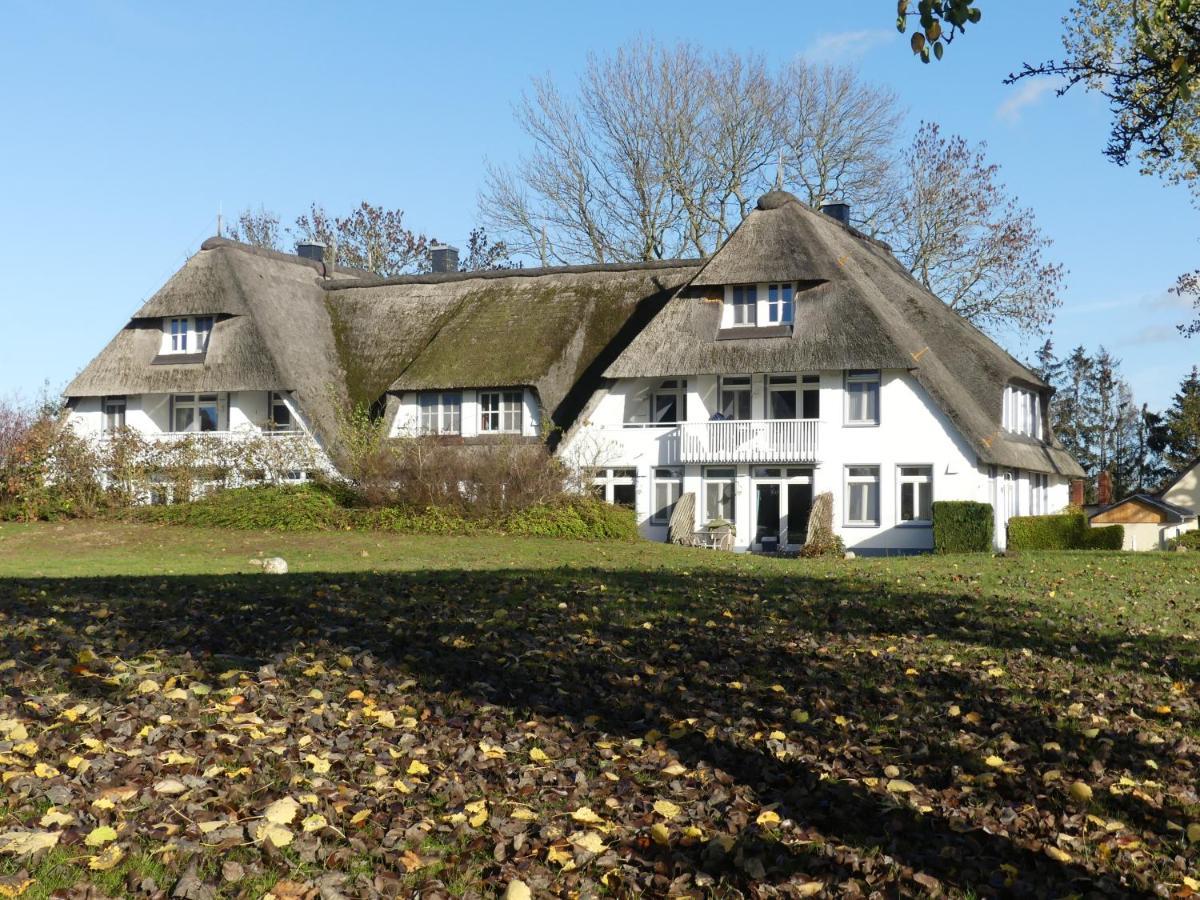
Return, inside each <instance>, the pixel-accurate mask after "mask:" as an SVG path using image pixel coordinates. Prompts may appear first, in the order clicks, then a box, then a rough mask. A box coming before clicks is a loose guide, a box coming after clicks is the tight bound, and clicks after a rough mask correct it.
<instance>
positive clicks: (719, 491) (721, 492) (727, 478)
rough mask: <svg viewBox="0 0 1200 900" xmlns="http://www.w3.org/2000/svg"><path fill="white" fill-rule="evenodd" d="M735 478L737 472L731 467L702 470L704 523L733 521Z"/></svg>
mask: <svg viewBox="0 0 1200 900" xmlns="http://www.w3.org/2000/svg"><path fill="white" fill-rule="evenodd" d="M736 476H737V470H736V469H734V468H733V467H732V466H729V467H709V468H707V469H705V470H704V515H705V521H707V522H716V521H724V522H732V521H734V510H735V506H734V494H735V485H736V483H737V478H736Z"/></svg>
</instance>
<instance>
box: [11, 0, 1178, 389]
mask: <svg viewBox="0 0 1200 900" xmlns="http://www.w3.org/2000/svg"><path fill="white" fill-rule="evenodd" d="M1068 5H1069V4H1068V3H1067V2H1065V0H1063V2H1061V3H1058V2H1048V0H983V2H982V3H981V6H982V9H983V12H984V19H983V22H982V23H981V25H980V27H979V28H978V29H977V30H974V31H972V32H968V34H967V35H965V36H964V37H962V38H961V39H960V40H958V41H956V42H955V43H954V45H952V46H951V47H950V48H949V50H948V52H947V53H946V57H945V59H944V60H943V61H942V62H941V63H933V64H930V65H928V66H922V65H921V64H920V63H919V62H916V61H915V60H913V59H912V58H911V56H910V55H909V53H908V50H907V46H906V39H905V38H903V37H901V36H900V35H898V34H897V33H896V31H895V29H894V28H893V27H892V22H893V16H894V9H895V6H894V4H893V3H892V2H891V0H879V2H878V3H871V4H867V3H853V4H851V3H846V4H827V3H814V2H796V0H785V2H781V3H758V4H754V5H753V13H746V12H742V13H735V12H734V7H731V6H730V5H729V4H727V3H721V4H718V3H708V2H698V0H691V2H687V3H674V2H657V3H646V2H644V0H643V2H639V3H631V2H612V0H609V2H605V3H602V4H600V3H575V4H562V3H548V2H547V3H519V2H514V3H509V4H502V5H499V6H497V5H494V4H489V5H486V6H484V5H483V4H480V5H479V6H478V7H477V6H475V5H473V4H467V3H453V2H441V3H437V4H420V5H417V4H403V5H402V4H398V3H377V4H373V3H347V4H329V3H321V4H317V3H307V2H301V0H290V2H287V3H265V2H264V3H257V2H255V3H247V2H244V0H243V2H240V3H223V2H218V0H212V2H207V3H204V4H191V3H189V4H182V3H178V4H177V3H171V4H165V3H132V2H120V0H110V2H105V3H95V4H92V3H61V4H59V3H54V4H52V3H41V2H37V3H18V4H16V5H8V6H6V14H5V26H6V27H5V30H6V33H7V36H8V40H7V41H6V46H5V49H4V51H3V53H2V54H0V85H3V87H2V88H0V95H2V96H3V99H4V103H3V110H4V124H3V126H0V127H2V128H3V135H2V138H0V171H3V173H4V174H3V177H2V178H0V212H2V213H3V214H2V215H0V265H2V266H3V270H4V272H5V273H6V274H5V277H3V278H2V279H0V309H2V310H3V312H4V320H3V321H4V326H3V328H0V396H4V395H9V394H13V393H20V394H23V395H24V396H26V397H29V396H32V395H33V394H34V393H36V391H37V390H38V388H39V386H40V385H41V383H42V381H43V380H44V379H49V380H50V383H51V386H52V387H55V388H57V387H61V386H62V385H64V384H65V382H66V381H67V380H68V379H69V378H70V377H71V376H73V375H74V374H75V372H77V371H78V370H79V369H80V368H81V367H82V366H83V365H85V364H86V363H87V361H88V360H89V359H90V358H91V357H92V356H93V355H94V354H95V353H96V352H97V351H98V350H99V349H100V348H101V347H102V346H103V345H104V344H105V342H107V341H108V340H109V339H110V338H111V336H112V335H113V334H114V333H115V332H116V331H117V330H118V329H119V328H120V327H121V326H122V325H123V324H124V323H125V321H126V320H127V318H128V316H129V315H130V314H131V313H132V312H133V311H134V310H135V309H136V308H137V307H138V306H139V305H140V303H141V302H142V300H143V299H144V298H146V297H147V296H149V295H150V294H151V293H153V292H154V291H155V290H156V289H157V288H158V287H159V286H160V285H161V284H162V283H163V281H165V280H166V278H167V277H168V276H169V275H170V274H171V273H172V272H173V271H174V270H175V269H176V268H178V266H179V265H181V264H182V263H183V261H184V260H185V259H186V258H187V256H188V255H189V254H190V253H193V252H195V250H196V249H197V248H198V246H199V244H200V242H201V241H202V240H203V239H204V238H205V237H207V236H209V235H210V234H212V233H213V232H214V230H215V219H216V214H217V211H218V209H220V208H223V209H224V210H225V211H226V213H227V214H229V213H234V212H236V211H238V210H240V209H242V208H244V207H246V206H250V205H253V206H257V205H259V204H263V205H265V206H266V207H267V208H268V209H273V210H275V211H277V212H279V213H280V214H281V215H283V216H284V217H285V218H288V219H290V218H292V217H294V216H295V215H296V214H297V213H298V212H300V211H301V210H302V209H304V208H305V207H306V205H307V204H308V203H309V202H310V201H317V202H319V203H322V204H324V205H325V206H326V207H327V208H328V209H330V210H340V209H344V208H348V207H349V206H351V205H352V204H354V203H356V202H357V201H359V200H361V199H369V200H371V201H372V202H375V203H380V204H385V205H387V206H396V207H401V208H403V209H405V210H406V211H407V216H408V221H409V223H410V224H411V225H412V226H414V227H416V228H418V229H420V230H422V231H424V232H426V233H427V234H430V235H433V236H436V237H437V238H439V239H441V240H446V241H450V242H452V243H459V244H460V245H461V244H462V243H463V242H464V241H465V237H466V235H467V233H468V232H469V231H470V229H471V227H472V225H473V223H474V222H475V219H476V197H477V191H478V188H479V186H480V184H481V183H482V175H483V164H484V160H485V159H490V160H494V161H497V162H504V161H508V160H511V159H513V158H514V157H515V156H516V155H517V154H518V153H520V151H521V148H522V139H521V135H520V134H519V132H518V131H517V129H516V127H515V126H514V124H513V119H512V114H511V104H512V102H513V101H514V100H515V99H516V98H518V97H519V96H520V93H521V91H522V90H523V89H524V88H525V87H526V86H527V84H528V81H529V78H530V77H531V76H533V75H537V74H543V73H550V74H552V75H554V76H555V77H556V78H557V79H559V80H560V82H561V83H563V84H570V83H571V82H572V81H573V79H574V76H575V74H576V73H577V72H578V71H579V70H580V69H581V67H582V66H583V63H584V60H585V57H586V54H587V53H588V52H589V51H597V52H601V53H603V52H606V51H608V50H611V49H612V48H615V47H616V46H618V45H619V44H620V43H622V42H623V41H626V40H629V39H631V38H634V37H637V36H644V37H654V38H657V39H659V40H662V41H675V40H690V41H696V42H699V43H701V44H703V45H705V46H708V47H712V48H714V49H725V48H732V49H735V50H740V51H754V52H760V53H762V54H764V55H765V56H766V57H767V58H768V60H770V61H772V62H782V61H786V60H788V59H790V58H792V57H793V56H795V55H797V54H804V55H806V56H808V57H810V58H813V59H821V60H829V61H834V62H844V63H846V64H849V65H852V66H854V67H855V68H856V69H858V70H859V71H860V72H861V74H862V76H863V77H864V78H867V79H870V80H873V81H878V82H885V83H888V84H890V85H891V86H892V87H893V88H895V90H896V91H897V92H898V93H899V94H900V96H901V98H902V99H903V102H904V103H905V104H906V106H907V108H908V111H909V118H910V124H911V125H913V126H915V124H916V122H917V121H918V120H919V119H921V118H926V119H931V120H934V121H937V122H939V123H941V125H942V126H943V128H944V129H945V130H948V131H953V132H957V133H960V134H962V135H963V136H965V137H967V138H968V139H969V140H971V141H981V140H986V141H987V142H988V146H989V155H990V157H991V159H992V160H993V161H995V162H998V163H999V164H1000V165H1001V167H1002V175H1003V178H1004V180H1005V182H1006V183H1007V184H1008V186H1009V187H1010V188H1011V189H1012V190H1013V191H1014V192H1015V193H1016V194H1017V195H1018V196H1019V197H1020V198H1021V200H1022V201H1023V202H1024V203H1025V204H1027V205H1030V206H1033V207H1034V208H1035V209H1036V210H1037V216H1038V220H1039V222H1040V224H1041V226H1042V227H1043V229H1044V230H1045V231H1046V232H1047V234H1048V235H1049V236H1050V237H1052V238H1053V240H1054V241H1055V246H1054V248H1053V251H1052V252H1053V255H1054V256H1055V257H1056V258H1057V259H1058V260H1059V261H1061V262H1063V263H1064V264H1065V265H1066V266H1067V268H1068V269H1069V274H1068V278H1067V290H1066V293H1065V303H1064V306H1063V308H1062V310H1061V311H1060V313H1059V315H1058V319H1057V321H1056V323H1055V325H1054V327H1053V330H1052V335H1053V337H1054V339H1055V342H1056V344H1057V345H1058V346H1059V348H1060V349H1065V348H1067V347H1070V346H1073V345H1075V344H1078V343H1083V344H1085V345H1087V346H1088V347H1095V346H1096V345H1098V344H1100V343H1104V344H1106V345H1107V346H1109V348H1110V349H1111V350H1113V351H1114V352H1115V353H1116V354H1117V355H1118V356H1119V357H1120V358H1121V359H1122V360H1123V361H1124V371H1125V373H1126V375H1127V377H1128V378H1129V379H1130V381H1131V382H1132V384H1133V386H1134V389H1135V392H1136V394H1137V396H1138V398H1139V400H1145V401H1148V402H1149V403H1150V404H1151V405H1152V406H1162V405H1164V404H1166V403H1167V402H1168V401H1169V398H1170V396H1171V394H1172V393H1173V392H1174V389H1175V388H1176V386H1177V385H1178V383H1179V381H1180V379H1181V377H1182V375H1183V374H1184V372H1185V370H1187V369H1189V368H1190V367H1191V366H1192V365H1193V364H1194V363H1195V362H1197V361H1198V360H1200V341H1197V340H1193V341H1191V342H1188V341H1186V340H1184V339H1183V338H1182V337H1179V336H1178V335H1177V333H1176V332H1175V328H1174V326H1175V325H1176V324H1177V323H1178V322H1181V321H1183V320H1184V319H1185V318H1186V317H1187V313H1188V310H1187V309H1186V308H1185V306H1184V305H1183V304H1181V303H1180V302H1179V301H1178V299H1177V298H1174V297H1173V296H1171V295H1168V294H1167V288H1168V287H1169V286H1170V285H1171V284H1172V283H1173V281H1174V278H1175V276H1176V275H1177V274H1178V273H1180V272H1182V271H1185V270H1187V269H1190V268H1195V267H1196V266H1197V265H1200V244H1198V243H1197V235H1198V234H1200V229H1198V227H1197V226H1198V225H1200V212H1197V210H1196V209H1194V208H1193V207H1192V206H1191V204H1190V203H1189V198H1188V196H1187V194H1186V192H1185V191H1183V190H1182V189H1179V188H1170V187H1166V186H1164V185H1162V184H1161V183H1160V182H1158V181H1157V180H1155V179H1151V178H1146V177H1143V176H1140V175H1138V174H1137V172H1136V170H1133V169H1119V168H1117V167H1115V166H1113V165H1112V164H1111V163H1109V162H1108V161H1107V160H1106V159H1105V158H1104V157H1103V156H1102V155H1101V150H1102V148H1103V146H1104V143H1105V139H1106V136H1107V131H1108V112H1107V108H1106V105H1105V103H1104V101H1103V99H1102V98H1099V97H1096V96H1089V95H1085V94H1083V93H1082V92H1080V93H1077V94H1075V93H1073V94H1072V95H1070V96H1068V97H1066V98H1064V99H1056V98H1055V97H1054V95H1053V91H1052V90H1047V85H1041V84H1022V85H1018V86H1016V87H1005V86H1004V85H1002V84H1001V79H1002V78H1003V76H1004V75H1005V74H1007V73H1008V72H1009V71H1010V70H1012V69H1015V68H1018V67H1019V64H1020V63H1021V62H1022V61H1023V60H1031V61H1036V60H1040V59H1041V58H1044V57H1047V56H1050V55H1054V54H1056V53H1057V52H1058V51H1059V49H1060V47H1059V43H1058V35H1059V33H1060V26H1059V18H1060V16H1061V15H1062V13H1063V11H1064V10H1065V9H1066V8H1067V7H1068ZM835 7H836V8H835ZM843 7H844V9H843ZM850 199H851V200H852V199H853V198H850ZM1010 349H1012V350H1014V352H1016V353H1017V354H1018V355H1027V354H1028V353H1029V352H1030V351H1031V350H1032V346H1031V345H1027V346H1022V345H1016V346H1013V347H1011V348H1010Z"/></svg>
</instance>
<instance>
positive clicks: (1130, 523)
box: [1090, 494, 1197, 550]
mask: <svg viewBox="0 0 1200 900" xmlns="http://www.w3.org/2000/svg"><path fill="white" fill-rule="evenodd" d="M1090 523H1091V525H1092V526H1093V527H1100V526H1103V525H1122V526H1124V528H1125V542H1124V545H1123V546H1122V549H1124V550H1160V549H1164V548H1165V547H1166V545H1167V541H1168V540H1170V539H1171V538H1174V537H1178V536H1179V535H1181V534H1183V533H1184V532H1185V531H1194V530H1195V529H1196V528H1197V515H1196V513H1195V512H1194V511H1193V510H1191V509H1188V508H1186V507H1183V506H1179V505H1177V504H1175V503H1171V502H1168V501H1167V500H1164V499H1163V498H1162V497H1156V496H1153V495H1151V494H1131V495H1130V496H1128V497H1126V498H1125V499H1123V500H1118V501H1117V502H1116V503H1114V504H1112V505H1111V506H1106V507H1105V508H1104V509H1101V510H1100V511H1099V512H1096V513H1093V514H1092V516H1091V519H1090Z"/></svg>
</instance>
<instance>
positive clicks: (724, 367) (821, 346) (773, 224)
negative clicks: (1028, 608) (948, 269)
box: [605, 191, 1083, 476]
mask: <svg viewBox="0 0 1200 900" xmlns="http://www.w3.org/2000/svg"><path fill="white" fill-rule="evenodd" d="M770 280H789V281H796V282H798V286H797V293H796V300H795V325H794V327H793V330H792V334H791V335H790V336H787V337H772V338H759V337H750V338H739V337H736V336H735V337H733V338H732V339H730V335H728V334H724V335H722V334H721V333H720V319H721V300H722V290H721V287H722V286H723V285H725V284H734V283H744V282H763V281H770ZM851 368H855V369H857V368H880V369H884V368H891V369H895V368H902V369H910V370H912V371H913V374H914V376H915V377H916V379H917V380H918V382H920V384H921V385H922V387H924V388H925V390H926V391H927V392H928V393H929V395H930V396H931V398H932V399H933V401H934V402H935V403H936V404H937V405H938V406H939V407H940V408H941V409H942V410H943V411H944V412H945V414H946V415H947V416H948V417H949V418H950V420H951V421H952V422H954V424H955V426H956V427H957V428H958V430H959V431H960V432H961V433H962V435H963V436H964V438H965V439H966V440H967V441H968V443H969V444H970V445H971V447H972V448H973V449H974V450H975V452H976V453H977V454H978V456H979V458H980V460H981V461H983V462H985V463H994V464H997V465H1004V466H1014V467H1018V468H1022V469H1031V470H1034V471H1042V472H1057V473H1060V474H1063V475H1067V476H1077V475H1082V474H1083V471H1082V469H1080V467H1079V465H1078V464H1077V463H1076V462H1075V461H1074V460H1073V459H1072V458H1071V457H1070V455H1069V454H1067V453H1066V452H1065V451H1064V450H1063V449H1062V448H1061V446H1060V445H1058V444H1057V443H1053V444H1050V445H1047V444H1044V443H1042V442H1040V441H1035V440H1029V439H1023V438H1020V437H1016V436H1013V435H1009V434H1006V433H1003V432H1002V431H1001V429H1000V422H1001V413H1002V403H1003V394H1004V386H1005V385H1006V384H1008V383H1009V382H1016V383H1020V384H1023V385H1026V386H1029V387H1032V388H1035V389H1037V390H1040V391H1042V392H1048V391H1049V390H1050V388H1049V387H1048V386H1047V385H1046V384H1045V383H1044V382H1042V381H1041V379H1039V378H1038V377H1037V375H1035V374H1034V373H1033V372H1031V371H1030V370H1029V369H1028V368H1026V367H1025V366H1023V365H1022V364H1021V363H1019V362H1017V361H1016V360H1015V359H1013V358H1012V357H1011V356H1009V355H1008V354H1007V353H1006V352H1005V351H1004V350H1002V349H1001V348H1000V347H999V346H998V345H997V344H996V343H995V342H994V341H992V340H991V339H990V338H989V337H987V335H985V334H983V332H981V331H979V330H978V329H977V328H975V327H974V326H972V325H970V324H969V323H968V322H967V321H966V320H964V319H963V318H961V317H960V316H958V315H957V314H955V313H954V312H953V311H952V310H951V309H950V308H949V307H947V306H946V305H945V304H944V303H942V302H941V301H940V300H939V299H938V298H937V297H935V296H934V295H933V294H931V293H930V292H929V291H928V290H926V289H925V288H924V287H923V286H922V285H920V284H919V283H918V282H917V281H916V280H915V279H913V278H912V276H911V275H910V274H909V273H908V271H907V270H906V269H905V268H904V267H903V266H902V265H901V264H900V263H899V262H898V261H897V260H896V258H895V257H894V256H892V254H891V253H890V252H889V251H888V249H887V248H886V246H885V245H883V244H881V243H879V242H878V241H874V240H871V239H869V238H866V237H864V236H863V235H860V234H859V233H858V232H856V231H855V230H854V229H852V228H849V227H847V226H845V225H842V224H841V223H839V222H837V221H835V220H834V219H832V218H830V217H828V216H824V215H822V214H820V213H817V212H814V211H813V210H811V209H809V208H808V207H807V206H805V205H804V204H802V203H800V201H799V200H797V199H796V198H795V197H793V196H791V195H790V194H786V193H784V192H781V191H772V192H771V193H770V194H768V195H766V197H764V198H763V199H762V200H761V201H760V203H759V208H758V209H755V210H754V211H752V212H751V213H750V214H749V215H748V216H747V217H746V218H745V219H744V220H743V221H742V223H741V224H740V225H739V226H738V228H737V229H736V230H735V231H734V233H733V234H732V235H731V236H730V237H729V239H728V240H727V241H726V243H725V244H724V245H723V246H722V247H721V249H720V250H718V251H717V253H716V254H715V255H714V256H713V257H712V258H711V259H710V260H709V261H708V262H707V264H706V265H704V267H703V268H702V269H701V270H700V271H699V272H698V273H697V274H696V277H695V278H694V279H693V280H692V281H691V282H690V283H689V284H688V285H686V286H685V287H684V288H683V289H682V290H681V291H680V292H679V293H677V294H676V296H675V297H673V298H672V299H671V301H670V302H669V303H668V304H667V305H666V306H665V307H664V309H663V311H662V312H661V313H659V315H658V316H656V317H655V319H654V321H652V322H651V323H650V325H649V326H648V327H647V328H645V329H644V330H643V331H642V332H641V333H640V334H638V335H637V337H635V338H634V340H633V341H632V342H631V343H630V345H629V347H628V348H627V349H626V350H625V351H624V352H623V353H622V354H621V355H620V356H619V357H618V359H617V361H616V362H615V363H613V365H611V366H609V368H608V369H607V370H606V372H605V375H606V376H607V377H609V378H622V377H625V378H629V377H657V376H664V377H669V376H675V375H678V376H682V375H701V374H726V373H727V374H738V373H746V372H802V371H811V370H815V369H851Z"/></svg>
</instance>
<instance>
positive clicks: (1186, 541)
mask: <svg viewBox="0 0 1200 900" xmlns="http://www.w3.org/2000/svg"><path fill="white" fill-rule="evenodd" d="M1180 547H1183V548H1185V549H1187V550H1200V531H1185V532H1184V533H1183V534H1181V535H1179V536H1178V537H1173V538H1171V539H1170V540H1169V541H1167V549H1168V550H1177V549H1179V548H1180Z"/></svg>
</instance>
